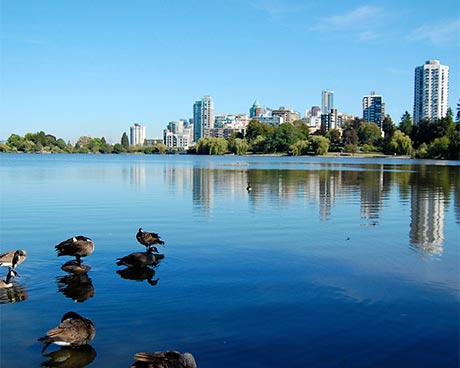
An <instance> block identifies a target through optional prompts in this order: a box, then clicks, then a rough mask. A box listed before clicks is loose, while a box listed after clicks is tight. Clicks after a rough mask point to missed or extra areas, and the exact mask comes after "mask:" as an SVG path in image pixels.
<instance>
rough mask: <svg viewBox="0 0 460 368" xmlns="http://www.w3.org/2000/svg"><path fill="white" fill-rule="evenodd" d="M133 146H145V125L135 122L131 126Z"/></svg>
mask: <svg viewBox="0 0 460 368" xmlns="http://www.w3.org/2000/svg"><path fill="white" fill-rule="evenodd" d="M129 132H130V143H131V146H143V145H144V142H145V126H142V125H140V124H138V123H135V124H134V125H133V126H132V127H130V128H129Z"/></svg>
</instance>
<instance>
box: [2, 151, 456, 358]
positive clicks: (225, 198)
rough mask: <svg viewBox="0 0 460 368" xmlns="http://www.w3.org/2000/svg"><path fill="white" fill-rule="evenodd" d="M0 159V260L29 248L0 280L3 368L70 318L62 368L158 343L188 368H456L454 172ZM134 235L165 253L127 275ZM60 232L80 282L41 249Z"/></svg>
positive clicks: (237, 161) (284, 161)
mask: <svg viewBox="0 0 460 368" xmlns="http://www.w3.org/2000/svg"><path fill="white" fill-rule="evenodd" d="M0 164H1V166H0V175H1V207H0V210H1V224H0V226H1V239H0V253H2V252H5V251H8V250H11V249H26V250H27V252H28V258H27V260H26V261H25V262H24V263H23V264H22V265H20V266H19V267H18V272H19V274H20V277H18V278H16V279H15V286H14V288H13V289H9V290H1V289H0V303H1V305H0V319H1V331H0V342H1V354H0V363H1V364H0V365H1V366H2V367H18V366H23V367H38V366H40V364H41V363H43V362H45V361H49V360H50V359H51V358H52V357H45V356H43V355H41V354H40V351H41V349H42V347H43V346H42V344H41V343H39V342H37V338H39V337H41V336H43V334H44V333H45V332H46V331H47V330H49V329H50V328H52V327H55V326H56V325H57V324H58V323H59V321H60V318H61V316H62V315H63V314H64V313H65V312H67V311H70V310H74V311H76V312H78V313H80V314H83V315H85V316H87V317H89V318H90V319H91V320H93V322H94V324H95V325H96V329H97V333H96V337H95V339H94V340H93V341H92V342H91V343H90V346H89V347H84V348H81V349H75V351H72V354H73V356H74V358H75V359H76V360H78V359H80V360H78V361H79V363H75V362H73V363H72V366H74V367H75V366H92V367H129V366H130V364H131V363H132V362H133V361H134V360H133V356H134V354H135V353H136V352H139V351H159V350H178V351H189V352H191V353H192V354H193V355H194V356H195V358H196V361H197V363H198V366H199V367H306V366H308V367H335V366H353V367H387V366H407V367H412V366H413V367H434V366H436V367H454V366H458V361H459V350H458V346H459V327H460V324H459V307H460V306H459V294H460V292H459V277H460V272H459V231H460V182H459V181H460V167H459V163H458V162H436V161H420V160H399V159H361V158H359V159H354V158H317V157H315V158H298V157H297V158H294V157H199V156H157V155H153V156H150V155H149V156H147V155H145V156H144V155H119V156H117V155H109V156H102V155H9V154H2V155H0ZM247 183H251V186H252V191H251V192H247V191H246V187H247ZM139 227H142V228H144V229H145V230H147V231H149V230H150V231H155V232H159V233H160V235H161V236H162V238H163V240H164V241H165V242H166V246H165V247H164V248H163V247H160V249H159V250H160V251H161V253H163V254H164V255H165V258H164V259H163V260H161V262H160V263H159V265H158V266H157V267H155V268H151V269H150V270H148V271H145V272H144V273H143V274H137V275H133V274H126V271H125V272H123V270H124V267H120V266H117V265H116V258H118V257H122V256H124V255H127V254H129V253H131V252H135V251H143V250H144V247H143V246H142V245H140V244H139V243H138V242H137V241H136V239H135V235H136V232H137V229H138V228H139ZM74 235H85V236H88V237H90V238H92V239H93V240H94V242H95V245H96V249H95V251H94V253H93V254H92V255H90V256H89V257H87V258H85V259H84V260H83V262H84V263H85V264H87V265H89V266H91V269H90V271H89V272H88V273H87V276H86V277H84V278H81V277H79V278H75V277H70V275H68V274H67V273H66V272H64V271H62V270H61V268H60V267H61V265H62V264H63V263H65V262H66V261H68V260H69V259H70V258H69V257H59V258H58V257H56V253H55V251H54V246H55V245H56V244H58V243H59V242H61V241H62V240H65V239H67V238H69V237H72V236H74ZM0 272H2V274H1V276H2V277H4V276H5V275H6V270H5V269H4V268H1V269H0ZM136 277H137V278H141V279H143V280H142V281H139V280H137V281H136V280H132V278H136ZM149 281H150V282H149ZM73 299H76V300H77V301H74V300H73ZM60 349H61V348H60V347H58V346H56V345H51V346H50V347H49V348H48V349H47V353H48V352H50V353H51V352H55V354H59V353H61V354H64V353H68V352H67V351H66V350H63V349H61V350H60ZM56 359H57V358H56ZM47 364H50V363H47ZM88 364H89V365H88Z"/></svg>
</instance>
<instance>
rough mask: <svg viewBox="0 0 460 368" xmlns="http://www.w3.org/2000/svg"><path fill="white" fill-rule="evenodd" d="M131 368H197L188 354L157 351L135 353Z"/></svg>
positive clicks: (191, 356) (193, 359)
mask: <svg viewBox="0 0 460 368" xmlns="http://www.w3.org/2000/svg"><path fill="white" fill-rule="evenodd" d="M134 359H135V360H136V361H135V362H134V363H133V364H132V365H131V368H141V367H145V368H197V365H196V361H195V358H194V357H193V355H192V354H190V353H179V352H178V351H157V352H154V353H137V354H136V355H134Z"/></svg>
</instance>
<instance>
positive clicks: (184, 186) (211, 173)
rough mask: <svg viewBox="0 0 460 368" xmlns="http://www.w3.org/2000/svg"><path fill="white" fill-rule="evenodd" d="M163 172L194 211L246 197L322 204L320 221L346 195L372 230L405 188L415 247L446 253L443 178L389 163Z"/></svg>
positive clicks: (255, 201)
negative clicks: (430, 179)
mask: <svg viewBox="0 0 460 368" xmlns="http://www.w3.org/2000/svg"><path fill="white" fill-rule="evenodd" d="M406 166H407V165H406ZM136 170H138V171H137V172H138V173H137V174H136V175H135V177H136V178H137V179H136V180H141V179H140V178H141V177H142V175H145V174H142V173H145V171H144V170H143V169H141V168H138V169H136ZM163 174H164V179H165V181H167V182H168V183H169V185H168V187H169V188H171V190H173V191H174V192H175V195H176V194H180V193H184V196H185V195H186V194H187V193H190V191H191V192H192V203H193V208H194V210H197V211H199V212H201V213H204V214H209V213H210V212H211V210H212V208H213V207H214V205H215V203H216V202H215V201H216V200H217V199H218V198H219V197H224V198H225V200H232V199H234V198H242V197H244V198H247V200H248V201H249V203H250V204H251V205H252V206H253V207H254V208H257V207H258V206H262V205H265V204H266V203H265V201H269V202H270V203H271V204H273V205H277V206H280V207H283V206H286V205H288V204H292V203H299V202H298V201H299V199H300V200H303V202H304V205H305V206H307V205H308V204H314V205H315V206H317V208H318V210H319V218H320V221H322V222H325V221H330V220H331V219H332V214H333V210H334V207H335V206H336V205H337V198H340V197H346V200H347V201H351V202H350V203H351V204H353V205H355V203H356V204H359V211H360V218H361V219H362V220H364V224H362V225H366V226H367V225H377V224H378V223H379V221H380V219H381V215H382V210H383V208H384V204H385V200H386V199H389V198H390V197H392V195H389V193H390V192H391V191H392V190H393V189H394V188H395V186H396V185H399V187H398V188H399V195H400V200H401V201H402V203H406V202H407V203H409V201H410V206H411V219H412V222H411V225H410V246H411V247H415V249H416V250H417V251H420V252H424V253H434V254H440V253H442V246H443V241H444V221H445V220H444V206H445V199H446V198H445V194H444V193H443V191H442V190H441V189H439V190H437V191H436V189H434V188H437V187H439V185H438V186H437V185H435V184H436V180H439V179H438V178H436V175H434V174H432V173H428V174H427V173H424V174H423V175H425V176H424V177H420V175H421V174H420V173H418V171H417V170H414V169H413V168H412V167H410V165H409V166H408V167H402V166H401V167H399V166H398V168H397V170H395V168H394V167H393V166H391V165H383V164H374V165H355V166H350V165H345V164H321V165H320V166H316V167H313V168H310V169H308V170H292V169H291V170H264V169H258V168H249V167H244V168H230V169H228V168H217V169H216V168H209V167H206V168H203V167H193V168H188V167H178V168H174V167H172V168H166V169H164V173H163ZM426 175H429V177H434V179H433V181H434V184H433V183H430V184H425V188H424V187H422V185H423V184H420V183H424V181H425V180H426ZM446 180H450V179H446ZM248 183H251V186H252V191H251V192H250V193H248V192H247V191H246V187H247V184H248ZM427 185H428V186H427ZM190 186H191V188H190ZM184 199H185V200H186V198H184ZM355 200H356V201H357V202H353V201H355ZM456 200H457V201H458V198H456ZM456 203H457V202H456ZM457 208H458V207H456V209H457Z"/></svg>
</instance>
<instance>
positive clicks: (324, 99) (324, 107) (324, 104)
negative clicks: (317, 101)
mask: <svg viewBox="0 0 460 368" xmlns="http://www.w3.org/2000/svg"><path fill="white" fill-rule="evenodd" d="M333 108H334V91H329V90H327V89H326V90H324V91H322V92H321V112H322V113H323V114H327V113H329V112H330V111H331V110H332V109H333Z"/></svg>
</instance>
